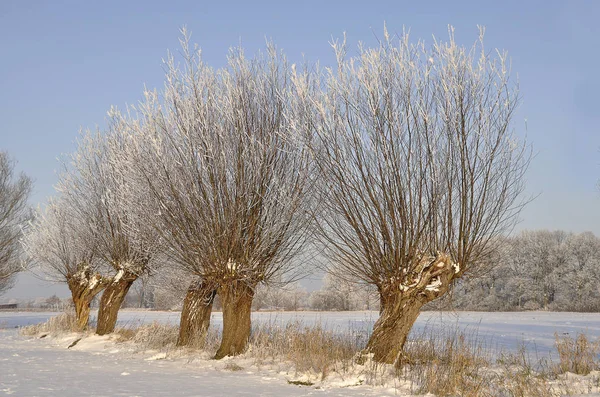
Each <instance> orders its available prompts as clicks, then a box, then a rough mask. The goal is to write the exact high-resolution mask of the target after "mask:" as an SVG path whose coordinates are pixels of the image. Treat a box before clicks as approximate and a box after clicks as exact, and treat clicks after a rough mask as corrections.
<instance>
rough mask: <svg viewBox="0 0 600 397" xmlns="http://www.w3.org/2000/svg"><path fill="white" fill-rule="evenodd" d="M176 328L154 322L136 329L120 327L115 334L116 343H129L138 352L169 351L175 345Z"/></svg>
mask: <svg viewBox="0 0 600 397" xmlns="http://www.w3.org/2000/svg"><path fill="white" fill-rule="evenodd" d="M178 332H179V331H178V327H177V326H175V325H170V324H162V323H159V322H157V321H154V322H152V323H150V324H144V325H141V326H139V327H137V328H133V327H121V328H118V329H117V330H116V331H115V333H116V334H117V335H119V339H118V340H117V341H118V342H127V341H131V342H133V343H135V344H136V346H138V347H139V350H169V349H172V348H173V347H174V346H175V344H176V343H177V335H178Z"/></svg>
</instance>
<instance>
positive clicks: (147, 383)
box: [0, 310, 600, 396]
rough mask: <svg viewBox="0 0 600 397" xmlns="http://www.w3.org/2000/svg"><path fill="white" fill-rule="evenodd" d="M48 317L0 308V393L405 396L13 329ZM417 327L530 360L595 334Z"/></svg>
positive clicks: (140, 314) (497, 316)
mask: <svg viewBox="0 0 600 397" xmlns="http://www.w3.org/2000/svg"><path fill="white" fill-rule="evenodd" d="M57 314H58V313H12V312H0V395H15V396H34V395H35V396H55V395H61V396H163V395H164V396H225V395H232V396H233V395H246V396H280V395H285V396H310V395H319V396H321V395H322V396H384V395H407V394H402V392H401V391H400V392H399V390H401V389H402V387H400V389H399V390H396V389H394V388H391V387H389V386H386V387H373V386H366V385H360V386H355V385H356V383H355V382H354V380H353V379H346V380H344V379H331V380H330V381H329V382H328V383H327V384H325V385H321V386H319V385H318V384H317V385H315V386H296V385H290V384H288V383H287V381H288V380H298V377H297V376H295V375H294V373H293V371H290V370H289V368H287V367H285V366H284V365H282V366H266V367H263V368H257V367H256V366H253V365H251V363H250V362H245V361H244V360H243V359H242V360H240V359H239V358H237V357H236V358H231V359H224V360H221V361H215V360H209V359H208V357H199V356H193V357H190V356H181V357H178V356H177V355H175V356H170V355H169V356H167V355H165V354H162V353H161V352H158V351H144V352H135V351H134V349H133V348H132V347H131V346H128V345H127V344H116V343H114V341H112V340H111V337H110V336H102V337H100V336H96V335H92V336H88V337H86V338H84V339H83V340H81V341H80V342H79V343H78V344H77V345H75V346H74V347H73V348H71V349H67V347H68V346H69V345H70V344H71V343H72V342H73V341H75V340H76V339H78V338H79V336H78V335H77V334H70V335H66V336H64V337H61V338H52V339H51V338H50V337H48V338H44V339H35V338H27V337H23V336H20V335H19V334H18V330H17V329H16V328H15V327H20V326H25V325H29V324H34V323H39V322H43V321H46V320H47V319H48V318H49V317H51V316H54V315H57ZM92 315H94V314H92ZM377 316H378V313H377V312H335V313H325V312H294V313H290V312H279V313H268V312H258V313H253V322H254V323H255V324H256V323H260V322H269V323H275V324H277V323H281V324H285V323H287V322H289V321H300V322H302V323H303V324H304V325H311V324H316V323H319V324H321V325H323V326H325V327H327V328H330V329H332V330H336V331H339V332H347V331H352V332H355V333H358V334H360V333H364V334H365V337H367V336H368V332H369V331H370V330H371V328H372V326H373V323H374V321H375V320H376V319H377ZM152 321H160V322H164V323H172V324H176V323H177V322H178V321H179V313H178V312H150V311H127V310H123V311H121V312H120V313H119V322H120V323H121V324H122V325H136V324H137V323H150V322H152ZM212 324H213V325H214V326H217V327H220V326H221V324H222V315H221V313H214V314H213V316H212ZM425 328H427V329H430V330H432V331H433V332H437V331H440V332H441V331H445V332H448V330H464V331H466V333H467V334H468V335H470V337H473V338H476V339H477V340H480V341H481V340H484V341H485V343H486V344H487V346H489V347H490V348H491V349H497V350H500V349H503V350H505V351H507V350H508V351H517V350H518V349H519V347H520V346H521V345H522V344H524V345H525V347H526V348H527V349H528V350H529V351H530V352H532V353H534V354H535V355H537V356H538V357H539V356H541V355H550V357H552V356H555V353H554V347H553V345H554V338H555V337H554V334H555V333H558V334H559V335H563V334H568V335H570V336H575V335H576V334H577V333H585V334H587V335H588V336H590V337H592V338H594V339H595V338H597V337H600V314H595V313H594V314H591V313H583V314H582V313H548V312H520V313H483V312H481V313H480V312H459V313H438V312H424V313H422V314H421V316H420V317H419V319H418V320H417V323H416V324H415V327H414V330H415V332H416V333H419V332H421V331H423V329H425ZM228 360H233V361H231V362H233V363H236V364H237V365H239V366H240V367H242V370H240V371H230V370H227V368H226V366H227V364H228V362H230V361H228ZM398 386H401V385H398ZM317 387H319V388H317Z"/></svg>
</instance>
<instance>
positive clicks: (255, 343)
mask: <svg viewBox="0 0 600 397" xmlns="http://www.w3.org/2000/svg"><path fill="white" fill-rule="evenodd" d="M361 348H362V346H358V345H357V339H356V338H355V337H353V335H352V334H350V333H346V334H339V333H336V332H333V331H330V330H326V329H324V328H323V327H322V326H320V325H315V326H313V327H306V326H303V325H302V324H301V323H299V322H294V323H289V324H287V325H286V326H284V327H279V326H276V325H273V324H267V325H260V326H259V327H257V328H255V329H254V332H253V333H252V336H251V338H250V351H249V354H250V355H251V356H252V357H254V358H255V359H256V360H257V361H258V362H259V363H262V362H265V361H269V360H271V361H275V360H277V359H282V358H283V359H284V360H286V361H289V362H291V363H292V364H293V365H294V367H295V370H296V372H299V373H304V372H312V373H318V374H320V377H321V379H325V378H326V377H327V375H328V374H329V373H330V372H331V371H335V372H341V373H344V372H346V371H347V370H348V368H349V367H350V366H351V365H352V360H353V357H354V356H355V354H356V353H357V352H358V351H359V350H360V349H361Z"/></svg>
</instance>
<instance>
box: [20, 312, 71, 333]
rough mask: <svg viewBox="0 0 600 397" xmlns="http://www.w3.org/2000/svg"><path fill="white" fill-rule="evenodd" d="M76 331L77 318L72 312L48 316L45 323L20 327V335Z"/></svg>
mask: <svg viewBox="0 0 600 397" xmlns="http://www.w3.org/2000/svg"><path fill="white" fill-rule="evenodd" d="M76 331H77V319H76V317H75V314H74V313H62V314H59V315H58V316H54V317H50V319H49V320H48V321H46V322H45V323H40V324H35V325H28V326H27V327H23V328H21V329H20V331H19V332H20V333H21V335H25V336H37V335H43V336H46V335H49V334H52V335H59V334H64V333H67V332H76Z"/></svg>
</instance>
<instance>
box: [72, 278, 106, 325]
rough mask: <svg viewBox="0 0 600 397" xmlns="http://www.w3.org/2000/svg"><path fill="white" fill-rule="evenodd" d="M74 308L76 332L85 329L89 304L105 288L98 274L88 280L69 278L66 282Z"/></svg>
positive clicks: (103, 281) (104, 283)
mask: <svg viewBox="0 0 600 397" xmlns="http://www.w3.org/2000/svg"><path fill="white" fill-rule="evenodd" d="M67 284H68V286H69V290H70V291H71V298H72V299H73V305H74V306H75V317H76V327H77V331H83V330H85V329H86V328H87V325H88V320H89V317H90V304H91V302H92V300H93V299H94V297H95V296H96V295H98V293H99V292H100V291H102V290H103V289H104V288H105V287H106V281H105V280H104V279H102V277H101V276H100V275H99V274H95V275H92V276H91V277H90V278H81V277H76V276H73V277H70V278H69V279H68V281H67Z"/></svg>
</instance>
